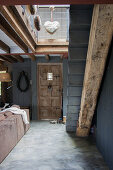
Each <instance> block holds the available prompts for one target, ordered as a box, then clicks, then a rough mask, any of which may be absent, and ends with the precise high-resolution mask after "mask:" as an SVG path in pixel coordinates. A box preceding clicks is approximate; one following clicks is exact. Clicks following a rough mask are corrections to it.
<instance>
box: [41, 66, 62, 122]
mask: <svg viewBox="0 0 113 170" xmlns="http://www.w3.org/2000/svg"><path fill="white" fill-rule="evenodd" d="M61 109H62V64H38V119H39V120H40V119H59V118H60V117H61Z"/></svg>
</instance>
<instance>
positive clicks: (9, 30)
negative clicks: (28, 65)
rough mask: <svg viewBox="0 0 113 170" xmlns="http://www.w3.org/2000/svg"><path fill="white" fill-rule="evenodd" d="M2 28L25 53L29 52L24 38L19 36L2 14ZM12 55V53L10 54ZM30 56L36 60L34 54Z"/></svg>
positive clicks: (0, 17)
mask: <svg viewBox="0 0 113 170" xmlns="http://www.w3.org/2000/svg"><path fill="white" fill-rule="evenodd" d="M0 29H1V30H2V31H3V32H4V33H5V34H6V35H7V36H8V37H9V38H11V39H12V40H13V41H14V42H15V43H16V44H17V45H18V46H19V47H20V48H21V49H22V50H23V51H24V52H25V53H27V52H28V47H27V45H26V44H25V43H24V42H23V41H22V39H21V38H20V37H19V36H18V34H17V33H16V32H15V31H14V29H13V28H12V27H11V26H10V25H9V23H8V22H7V21H6V19H5V18H4V17H3V16H2V15H1V14H0ZM10 55H11V54H10ZM28 56H29V57H30V58H31V59H32V60H35V56H34V55H29V54H28Z"/></svg>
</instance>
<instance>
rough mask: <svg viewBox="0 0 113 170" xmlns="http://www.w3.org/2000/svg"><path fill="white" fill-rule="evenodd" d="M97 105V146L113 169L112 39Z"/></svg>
mask: <svg viewBox="0 0 113 170" xmlns="http://www.w3.org/2000/svg"><path fill="white" fill-rule="evenodd" d="M109 57H110V60H109V63H108V66H107V68H106V72H105V76H104V80H103V83H102V87H101V93H100V97H99V101H98V106H97V134H96V137H97V146H98V148H99V150H100V151H101V153H102V154H103V156H104V158H105V160H106V162H107V163H108V165H109V167H110V170H113V41H112V48H111V51H110V52H109V56H108V58H109Z"/></svg>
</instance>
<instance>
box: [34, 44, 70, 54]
mask: <svg viewBox="0 0 113 170" xmlns="http://www.w3.org/2000/svg"><path fill="white" fill-rule="evenodd" d="M36 53H39V54H63V53H68V46H52V45H51V46H48V47H47V46H38V47H37V48H36Z"/></svg>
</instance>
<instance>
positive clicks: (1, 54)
mask: <svg viewBox="0 0 113 170" xmlns="http://www.w3.org/2000/svg"><path fill="white" fill-rule="evenodd" d="M40 54H44V53H43V51H41V52H40V53H39V52H36V53H5V54H4V53H0V56H4V55H5V56H10V55H15V56H18V55H22V56H24V55H29V56H32V57H34V56H35V55H40ZM45 54H48V53H45ZM50 54H64V56H65V58H67V57H68V52H67V50H63V51H62V50H61V51H55V52H54V51H53V52H50Z"/></svg>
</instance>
